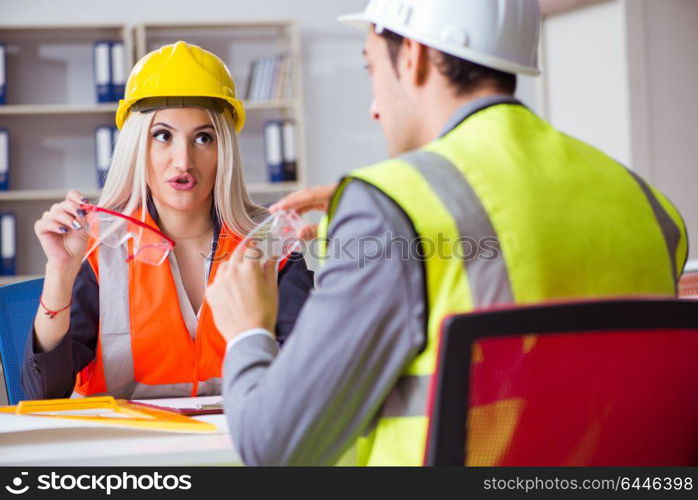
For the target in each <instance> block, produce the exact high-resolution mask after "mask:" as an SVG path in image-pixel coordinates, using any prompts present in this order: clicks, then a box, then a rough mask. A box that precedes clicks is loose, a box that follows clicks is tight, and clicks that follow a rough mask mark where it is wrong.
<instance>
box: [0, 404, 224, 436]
mask: <svg viewBox="0 0 698 500" xmlns="http://www.w3.org/2000/svg"><path fill="white" fill-rule="evenodd" d="M0 413H10V414H16V415H27V416H36V417H42V418H61V419H69V420H77V421H89V422H94V423H99V424H104V425H106V426H117V427H135V428H139V429H150V430H157V431H169V432H201V433H210V432H216V431H217V430H218V428H217V427H216V426H215V425H214V424H211V423H208V422H201V421H199V420H195V419H193V418H189V417H187V416H184V415H180V414H178V413H174V412H171V411H167V410H163V409H159V408H154V407H152V406H149V405H140V404H138V403H134V402H129V401H126V400H125V399H118V400H117V399H114V398H113V397H112V396H97V397H88V398H78V399H44V400H37V401H20V403H19V404H18V405H17V406H4V407H0Z"/></svg>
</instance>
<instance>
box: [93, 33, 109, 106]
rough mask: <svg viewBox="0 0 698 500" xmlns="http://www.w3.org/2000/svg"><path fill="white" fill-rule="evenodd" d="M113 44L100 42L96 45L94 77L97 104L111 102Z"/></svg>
mask: <svg viewBox="0 0 698 500" xmlns="http://www.w3.org/2000/svg"><path fill="white" fill-rule="evenodd" d="M110 56H111V44H110V42H107V41H100V42H97V43H95V45H94V77H95V85H96V87H97V102H111V62H110V60H111V57H110Z"/></svg>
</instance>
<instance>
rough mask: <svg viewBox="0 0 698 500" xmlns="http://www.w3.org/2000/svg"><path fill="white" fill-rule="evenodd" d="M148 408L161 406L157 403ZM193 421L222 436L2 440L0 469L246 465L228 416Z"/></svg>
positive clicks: (95, 434)
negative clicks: (234, 441)
mask: <svg viewBox="0 0 698 500" xmlns="http://www.w3.org/2000/svg"><path fill="white" fill-rule="evenodd" d="M210 399H212V398H182V399H181V400H179V401H180V402H181V403H180V404H179V405H178V406H180V407H182V408H185V407H193V406H195V405H194V402H202V401H203V402H208V400H210ZM214 399H220V397H216V398H214ZM144 402H146V401H144ZM147 402H148V403H152V404H158V400H149V401H147ZM167 402H168V403H171V402H172V400H167ZM170 406H171V405H170ZM194 418H196V419H199V420H202V421H205V422H210V423H213V424H215V425H216V426H217V427H218V432H216V433H214V434H179V433H165V432H153V431H143V430H137V429H119V428H110V427H103V428H86V429H79V428H73V429H51V430H33V431H27V432H17V433H10V434H0V465H45V466H54V465H55V466H60V465H79V466H94V465H118V466H130V465H144V466H166V465H180V466H181V465H242V463H241V461H240V457H239V455H238V454H237V452H236V451H235V449H234V448H233V445H232V442H231V440H230V434H229V432H228V426H227V423H226V420H225V415H204V416H200V417H194Z"/></svg>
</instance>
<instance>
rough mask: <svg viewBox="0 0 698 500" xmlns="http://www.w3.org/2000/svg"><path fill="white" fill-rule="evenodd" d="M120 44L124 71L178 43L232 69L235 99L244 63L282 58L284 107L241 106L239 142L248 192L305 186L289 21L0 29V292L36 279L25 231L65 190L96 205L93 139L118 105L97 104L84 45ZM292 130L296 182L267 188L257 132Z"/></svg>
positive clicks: (37, 253)
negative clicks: (6, 137) (3, 162)
mask: <svg viewBox="0 0 698 500" xmlns="http://www.w3.org/2000/svg"><path fill="white" fill-rule="evenodd" d="M99 40H119V41H123V43H124V48H125V53H126V72H127V74H128V72H130V70H131V68H132V67H133V65H134V63H135V61H137V60H138V59H139V58H140V57H142V56H143V55H145V54H146V53H147V52H149V51H151V50H154V49H156V48H158V47H160V46H162V45H165V44H167V43H173V42H176V41H178V40H185V41H187V42H188V43H194V44H196V45H199V46H201V47H203V48H205V49H207V50H210V51H212V52H213V53H215V54H217V55H218V56H219V57H221V59H223V60H224V61H225V62H226V64H228V67H229V68H230V70H231V73H232V75H233V77H234V79H235V83H236V86H237V92H238V96H239V97H240V98H244V97H245V94H246V90H247V89H246V86H247V83H248V79H249V76H250V75H249V72H250V67H251V62H252V61H253V60H254V59H255V58H258V57H270V56H273V55H276V54H282V53H283V54H288V56H289V58H290V60H291V69H292V70H291V73H290V75H291V78H290V80H289V81H290V83H289V84H290V89H289V91H288V93H287V95H285V96H284V98H283V99H271V100H263V101H262V100H255V101H245V109H246V111H247V123H246V124H245V128H244V130H243V131H242V134H241V136H240V137H239V140H240V147H241V157H242V162H243V165H244V172H245V180H246V183H247V188H248V191H249V192H250V194H251V195H252V197H253V198H254V199H255V200H256V201H258V202H260V203H270V202H273V201H275V200H277V199H279V198H280V197H281V196H283V195H284V194H286V193H288V192H291V191H294V190H296V189H299V188H301V187H303V186H305V183H306V165H305V155H304V153H305V138H304V117H303V110H304V104H303V92H302V77H301V55H300V36H299V32H298V27H297V25H296V23H295V22H294V21H291V20H260V21H231V22H221V21H213V22H210V23H153V24H150V23H146V24H141V25H137V26H129V25H117V24H71V25H59V26H57V25H24V26H2V25H0V43H4V44H5V46H6V74H7V102H6V104H5V105H0V128H7V129H8V130H9V133H10V190H8V191H0V212H14V213H15V215H16V247H17V249H16V250H17V254H16V258H17V262H16V270H17V275H15V276H0V286H2V285H6V284H8V283H13V282H17V281H23V280H27V279H34V278H37V277H40V276H41V273H43V270H44V265H45V256H44V254H43V251H42V250H41V246H40V244H39V242H38V240H37V239H36V236H35V235H34V222H35V221H36V220H37V219H39V218H40V217H41V215H42V213H43V212H44V211H45V210H48V209H49V208H50V206H51V205H52V204H53V203H56V202H58V201H60V200H62V199H63V198H64V197H65V195H66V193H67V192H68V191H69V190H71V189H78V190H80V191H81V192H83V193H84V194H85V195H86V196H87V197H88V198H90V199H93V200H96V199H98V198H99V195H100V190H99V189H98V188H97V180H96V171H95V139H94V132H95V129H96V128H97V127H99V126H104V125H109V126H110V125H112V124H113V121H114V113H115V112H116V109H117V103H98V102H97V96H96V92H95V83H94V77H93V45H94V43H95V42H97V41H99ZM281 119H292V120H294V121H295V123H296V144H295V149H296V151H297V180H296V181H294V182H275V183H271V182H269V181H268V176H267V168H266V164H265V158H264V136H263V128H264V123H265V122H266V121H268V120H281Z"/></svg>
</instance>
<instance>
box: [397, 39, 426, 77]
mask: <svg viewBox="0 0 698 500" xmlns="http://www.w3.org/2000/svg"><path fill="white" fill-rule="evenodd" d="M400 52H401V55H402V57H401V58H400V59H401V61H400V63H401V66H402V68H401V69H402V71H401V73H402V74H404V75H405V76H406V77H407V78H408V79H409V81H410V82H411V83H412V84H414V85H416V86H418V87H421V86H422V85H424V82H426V80H427V78H428V76H429V70H430V66H429V48H428V47H427V46H426V45H422V44H421V43H419V42H415V41H414V40H411V39H409V38H404V39H403V40H402V50H401V51H400Z"/></svg>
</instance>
